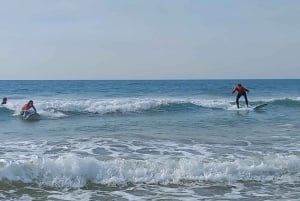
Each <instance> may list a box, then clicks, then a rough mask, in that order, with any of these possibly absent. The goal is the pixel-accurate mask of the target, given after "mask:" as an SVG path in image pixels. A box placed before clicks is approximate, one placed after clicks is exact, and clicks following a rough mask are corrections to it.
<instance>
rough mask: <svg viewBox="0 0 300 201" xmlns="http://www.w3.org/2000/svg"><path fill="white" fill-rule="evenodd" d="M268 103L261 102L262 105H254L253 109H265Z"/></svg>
mask: <svg viewBox="0 0 300 201" xmlns="http://www.w3.org/2000/svg"><path fill="white" fill-rule="evenodd" d="M267 105H268V104H267V103H263V104H260V105H256V106H254V107H253V110H260V109H263V108H264V107H266V106H267Z"/></svg>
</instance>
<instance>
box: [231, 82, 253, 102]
mask: <svg viewBox="0 0 300 201" xmlns="http://www.w3.org/2000/svg"><path fill="white" fill-rule="evenodd" d="M235 92H237V95H236V100H235V102H236V106H237V108H240V104H239V99H240V97H241V96H244V98H245V102H246V105H247V107H248V99H247V92H249V90H248V89H246V88H245V87H243V86H242V85H241V84H238V85H237V86H236V87H235V88H234V90H233V91H232V93H235Z"/></svg>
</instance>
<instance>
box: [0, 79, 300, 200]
mask: <svg viewBox="0 0 300 201" xmlns="http://www.w3.org/2000/svg"><path fill="white" fill-rule="evenodd" d="M238 82H242V84H243V85H245V86H246V87H247V88H248V89H249V90H250V93H249V94H248V99H249V102H250V107H249V108H245V107H243V108H241V109H237V108H236V106H235V95H232V94H231V92H232V89H233V87H234V85H235V84H237V83H238ZM299 94H300V80H188V81H185V80H182V81H171V80H169V81H158V80H157V81H0V95H1V96H2V97H4V96H6V97H8V103H7V104H6V105H5V106H3V107H0V126H1V129H0V137H1V141H0V200H162V199H164V200H283V199H287V200H292V199H295V200H296V199H299V197H300V193H299V190H298V189H299V187H300V137H299V133H300V132H299V131H300V123H299V116H300V95H299ZM30 99H32V100H33V101H34V104H35V107H36V108H37V110H38V112H39V114H40V118H39V120H36V121H24V120H22V119H21V118H19V116H18V113H19V110H20V108H21V106H22V105H23V104H24V103H26V102H27V101H28V100H30ZM262 103H267V104H268V105H267V106H266V107H264V108H262V109H261V110H253V106H256V105H258V104H262ZM240 104H241V105H242V106H243V105H244V100H243V97H242V98H241V99H240Z"/></svg>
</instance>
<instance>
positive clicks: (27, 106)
mask: <svg viewBox="0 0 300 201" xmlns="http://www.w3.org/2000/svg"><path fill="white" fill-rule="evenodd" d="M31 108H32V109H33V110H34V112H35V113H36V109H35V107H34V105H33V101H32V100H30V101H29V102H28V103H26V104H25V105H23V107H22V109H21V115H23V116H24V117H26V116H27V115H28V114H29V113H30V111H29V110H30V109H31Z"/></svg>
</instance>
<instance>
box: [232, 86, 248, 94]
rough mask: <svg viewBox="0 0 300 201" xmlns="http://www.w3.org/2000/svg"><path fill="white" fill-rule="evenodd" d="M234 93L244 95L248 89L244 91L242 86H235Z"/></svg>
mask: <svg viewBox="0 0 300 201" xmlns="http://www.w3.org/2000/svg"><path fill="white" fill-rule="evenodd" d="M234 91H237V92H238V93H239V94H244V93H246V91H248V89H246V88H245V87H242V86H236V87H235V88H234Z"/></svg>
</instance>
